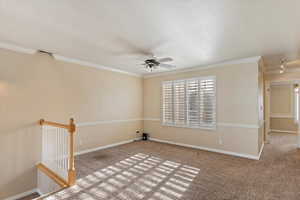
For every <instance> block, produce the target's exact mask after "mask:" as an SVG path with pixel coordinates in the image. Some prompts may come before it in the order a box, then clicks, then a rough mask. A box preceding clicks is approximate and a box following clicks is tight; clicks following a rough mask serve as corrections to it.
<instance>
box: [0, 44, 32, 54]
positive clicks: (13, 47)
mask: <svg viewBox="0 0 300 200" xmlns="http://www.w3.org/2000/svg"><path fill="white" fill-rule="evenodd" d="M0 48H1V49H6V50H10V51H15V52H19V53H26V54H35V53H36V52H37V50H35V49H30V48H24V47H21V46H17V45H14V44H8V43H4V42H0Z"/></svg>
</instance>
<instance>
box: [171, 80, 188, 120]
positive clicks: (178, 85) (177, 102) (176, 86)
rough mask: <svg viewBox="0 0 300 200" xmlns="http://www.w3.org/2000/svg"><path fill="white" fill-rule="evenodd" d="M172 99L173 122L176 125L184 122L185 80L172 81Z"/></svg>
mask: <svg viewBox="0 0 300 200" xmlns="http://www.w3.org/2000/svg"><path fill="white" fill-rule="evenodd" d="M173 101H174V123H175V124H176V125H185V124H186V99H185V81H184V80H179V81H174V82H173Z"/></svg>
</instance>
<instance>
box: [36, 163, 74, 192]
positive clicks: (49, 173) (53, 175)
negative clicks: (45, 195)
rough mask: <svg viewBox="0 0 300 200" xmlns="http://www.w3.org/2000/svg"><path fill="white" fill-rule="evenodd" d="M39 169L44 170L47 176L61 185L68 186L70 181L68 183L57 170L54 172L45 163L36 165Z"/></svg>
mask: <svg viewBox="0 0 300 200" xmlns="http://www.w3.org/2000/svg"><path fill="white" fill-rule="evenodd" d="M36 167H37V168H38V169H39V170H41V171H42V172H44V173H45V174H46V175H47V176H49V177H50V178H51V179H53V180H54V181H55V182H56V183H57V184H58V185H59V186H61V187H68V186H69V183H67V182H66V181H65V180H64V179H63V178H62V177H60V176H59V175H57V174H56V173H55V172H53V171H52V170H51V169H49V168H48V167H46V166H45V165H44V164H42V163H39V164H37V166H36Z"/></svg>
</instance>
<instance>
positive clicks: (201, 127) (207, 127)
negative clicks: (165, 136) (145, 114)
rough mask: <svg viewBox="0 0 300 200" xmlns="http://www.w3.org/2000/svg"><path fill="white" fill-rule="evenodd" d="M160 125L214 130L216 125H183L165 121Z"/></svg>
mask: <svg viewBox="0 0 300 200" xmlns="http://www.w3.org/2000/svg"><path fill="white" fill-rule="evenodd" d="M161 125H162V126H170V127H176V128H190V129H202V130H211V131H213V130H216V129H217V127H216V126H206V127H205V126H185V125H174V124H167V123H162V124H161Z"/></svg>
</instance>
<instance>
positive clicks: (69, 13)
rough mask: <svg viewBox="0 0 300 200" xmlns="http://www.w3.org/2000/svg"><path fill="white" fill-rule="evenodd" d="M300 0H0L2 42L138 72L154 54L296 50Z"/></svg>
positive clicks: (196, 60) (220, 55) (198, 57)
mask: <svg viewBox="0 0 300 200" xmlns="http://www.w3.org/2000/svg"><path fill="white" fill-rule="evenodd" d="M299 8H300V1H299V0H284V1H283V0H251V1H248V0H247V1H241V0H184V1H183V0H164V1H161V0H151V1H143V0H126V1H120V0H106V1H104V0H85V1H82V0H51V1H45V0H26V1H19V0H0V25H1V28H0V41H2V42H7V43H11V44H15V45H20V46H23V47H28V48H33V49H42V50H47V51H51V52H53V53H56V54H59V55H62V56H65V57H70V58H75V59H80V60H83V61H88V62H92V63H96V64H99V65H103V66H107V67H112V68H116V69H120V70H124V71H128V72H133V73H138V74H143V73H146V71H145V70H144V69H143V68H142V67H141V65H140V63H141V62H142V61H143V59H145V56H144V55H142V54H139V52H145V51H147V52H151V53H153V54H154V55H156V56H157V57H165V56H171V57H172V58H173V59H174V62H172V64H175V65H176V66H177V69H178V68H188V67H195V66H202V65H206V64H213V63H218V62H221V61H225V60H231V59H240V58H246V57H252V56H258V55H262V56H264V57H265V60H266V63H267V64H268V65H269V66H273V65H279V63H278V60H280V58H281V57H288V58H290V59H294V58H298V57H299V55H300V20H299V19H300V12H299Z"/></svg>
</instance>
